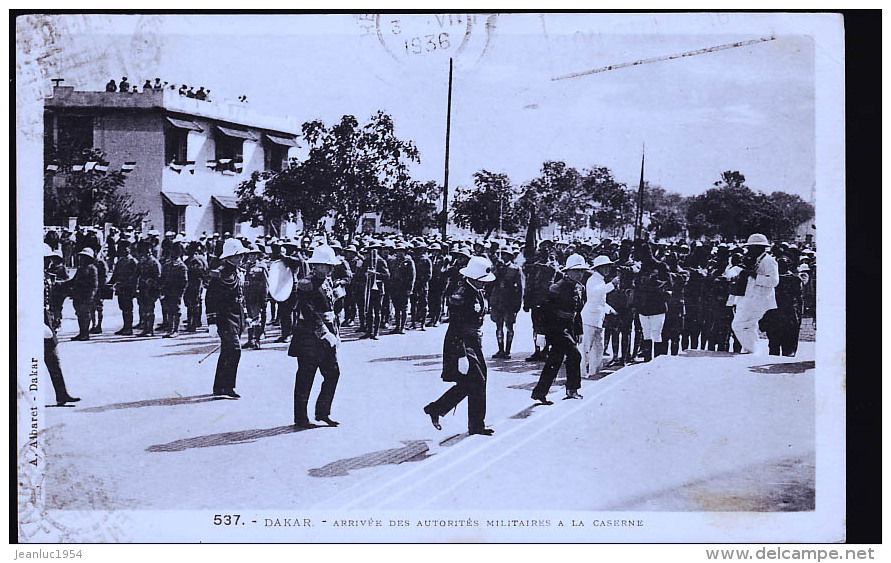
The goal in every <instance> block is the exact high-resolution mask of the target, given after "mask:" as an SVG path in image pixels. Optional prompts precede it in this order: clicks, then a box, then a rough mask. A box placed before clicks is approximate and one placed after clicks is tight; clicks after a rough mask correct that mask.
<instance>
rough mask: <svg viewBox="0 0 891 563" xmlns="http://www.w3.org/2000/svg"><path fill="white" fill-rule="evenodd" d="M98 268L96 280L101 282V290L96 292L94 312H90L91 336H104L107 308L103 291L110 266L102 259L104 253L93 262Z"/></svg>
mask: <svg viewBox="0 0 891 563" xmlns="http://www.w3.org/2000/svg"><path fill="white" fill-rule="evenodd" d="M93 263H94V264H95V266H96V278H97V281H98V282H99V288H98V290H97V291H96V297H95V298H94V299H93V310H92V311H90V325H91V326H90V334H102V317H103V314H104V310H105V307H104V305H103V303H102V291H103V288H105V286H106V284H107V281H108V266H107V265H106V263H105V260H104V259H103V258H102V253H101V252H99V253H96V260H95V261H94V262H93Z"/></svg>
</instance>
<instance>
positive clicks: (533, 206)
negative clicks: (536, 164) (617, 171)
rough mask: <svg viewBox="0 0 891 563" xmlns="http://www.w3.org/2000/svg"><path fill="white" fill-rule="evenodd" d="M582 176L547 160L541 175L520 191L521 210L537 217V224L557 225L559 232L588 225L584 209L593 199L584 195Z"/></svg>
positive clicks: (562, 165)
mask: <svg viewBox="0 0 891 563" xmlns="http://www.w3.org/2000/svg"><path fill="white" fill-rule="evenodd" d="M581 178H582V176H581V174H580V173H579V171H578V170H576V169H575V168H573V167H571V166H567V164H566V163H565V162H562V161H556V160H549V161H546V162H544V163H543V164H542V166H541V175H540V176H539V177H538V178H534V179H533V180H531V181H529V182H528V183H527V184H526V185H525V186H524V187H523V193H522V195H521V197H520V201H519V205H520V209H522V210H523V211H525V214H527V215H528V214H529V213H531V212H533V210H534V212H535V213H536V219H537V221H538V224H541V225H546V224H548V223H557V224H558V225H560V227H561V228H562V229H566V230H575V229H579V228H581V227H584V226H585V225H586V224H587V223H588V216H587V213H586V212H585V210H586V209H588V208H589V207H592V204H593V197H592V195H591V194H589V193H586V192H583V189H582V188H583V186H582V181H581Z"/></svg>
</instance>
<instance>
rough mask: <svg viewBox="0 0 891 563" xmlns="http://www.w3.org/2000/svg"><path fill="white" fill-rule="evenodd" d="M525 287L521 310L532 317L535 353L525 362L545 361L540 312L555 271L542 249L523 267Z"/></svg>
mask: <svg viewBox="0 0 891 563" xmlns="http://www.w3.org/2000/svg"><path fill="white" fill-rule="evenodd" d="M524 270H525V278H526V287H525V288H524V290H523V310H524V311H530V314H531V316H532V341H533V343H534V344H535V352H534V353H533V354H532V355H531V356H529V357H528V358H526V361H527V362H539V361H541V360H544V359H545V354H544V353H542V350H541V343H540V339H539V338H537V336H539V335H544V326H543V325H542V320H543V319H542V310H541V307H542V305H544V302H545V300H546V299H547V296H548V290H549V288H550V287H551V285H552V284H553V283H554V278H555V276H556V270H555V269H554V267H553V266H552V265H551V264H550V263H549V257H548V254H547V252H546V251H545V250H544V249H543V248H542V249H539V251H538V252H537V253H536V254H535V259H534V260H533V261H531V262H527V263H526V264H525V266H524Z"/></svg>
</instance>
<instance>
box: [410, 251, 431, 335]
mask: <svg viewBox="0 0 891 563" xmlns="http://www.w3.org/2000/svg"><path fill="white" fill-rule="evenodd" d="M432 276H433V262H432V261H431V260H430V255H429V254H428V253H427V245H426V244H425V243H424V242H423V241H418V242H417V243H416V246H415V287H414V291H413V292H412V296H411V324H410V325H409V328H415V327H417V326H420V330H426V329H425V328H424V326H425V325H426V324H427V309H428V307H427V299H428V296H429V294H430V291H429V288H430V279H431V278H432Z"/></svg>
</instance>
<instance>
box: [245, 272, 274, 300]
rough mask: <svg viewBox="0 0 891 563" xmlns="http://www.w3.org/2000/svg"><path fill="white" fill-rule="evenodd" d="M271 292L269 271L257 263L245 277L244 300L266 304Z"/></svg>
mask: <svg viewBox="0 0 891 563" xmlns="http://www.w3.org/2000/svg"><path fill="white" fill-rule="evenodd" d="M268 291H269V270H268V268H267V267H266V264H263V263H262V262H257V263H256V264H254V265H253V266H251V269H250V270H248V271H247V273H246V274H245V276H244V298H245V300H246V301H247V302H248V303H265V302H266V294H267V293H268Z"/></svg>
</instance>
